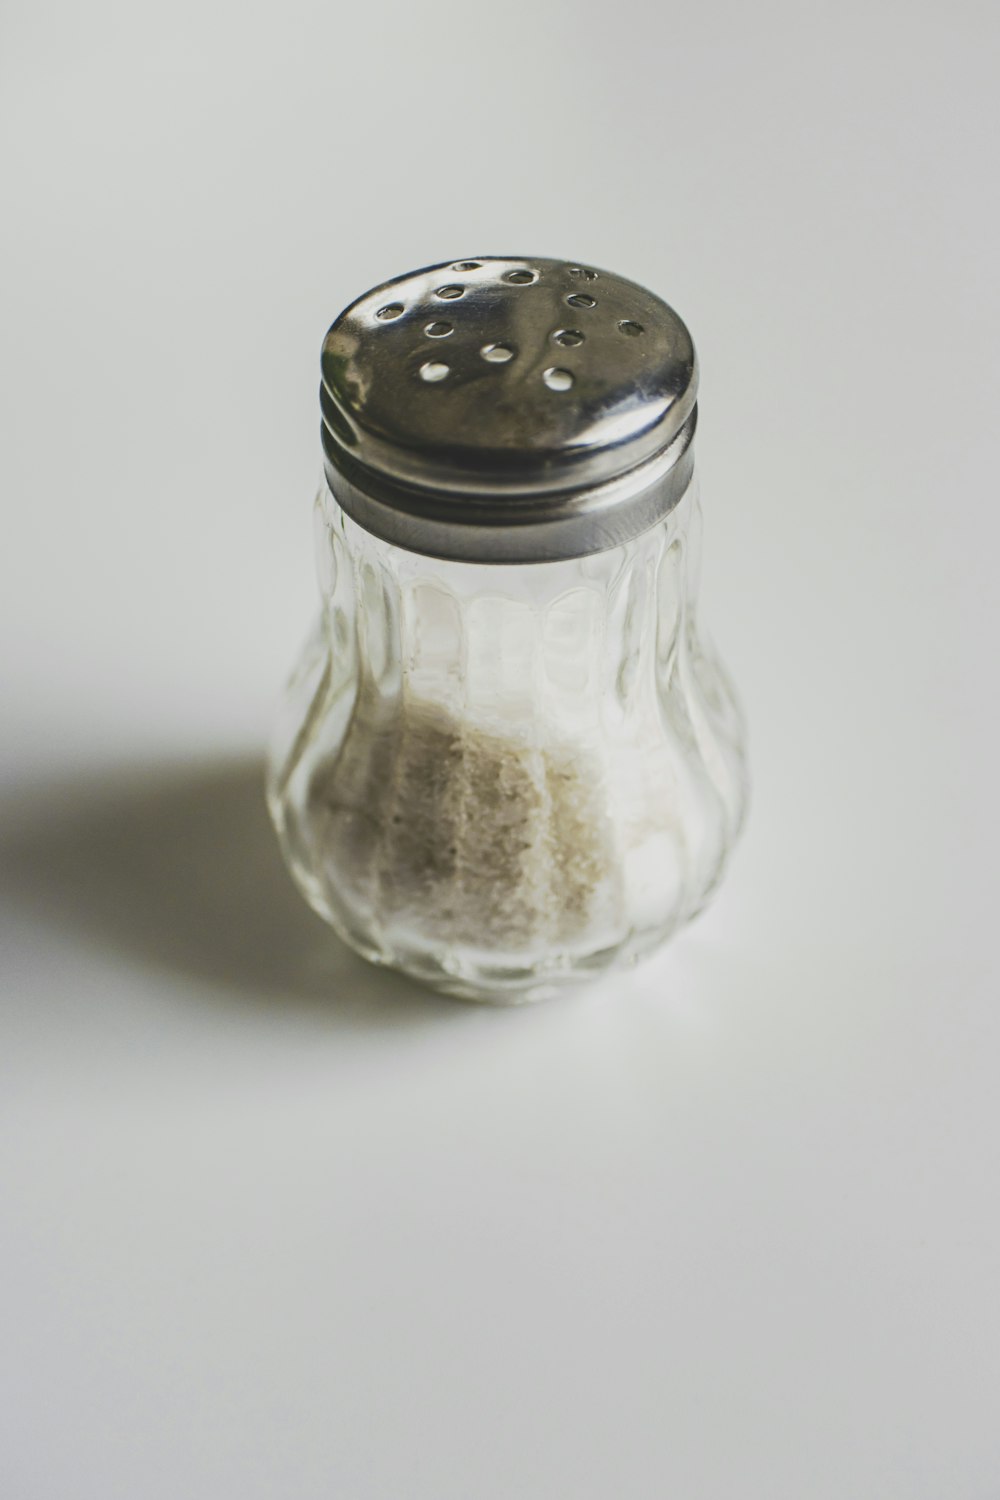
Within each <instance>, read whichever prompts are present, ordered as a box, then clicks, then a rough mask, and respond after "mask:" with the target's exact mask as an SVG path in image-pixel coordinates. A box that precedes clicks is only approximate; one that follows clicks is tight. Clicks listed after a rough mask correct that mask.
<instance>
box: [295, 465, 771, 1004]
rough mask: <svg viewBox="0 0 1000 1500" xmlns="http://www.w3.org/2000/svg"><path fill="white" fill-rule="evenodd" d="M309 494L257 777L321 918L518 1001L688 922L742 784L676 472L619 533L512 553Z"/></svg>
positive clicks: (368, 944) (391, 958)
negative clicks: (296, 636) (479, 548)
mask: <svg viewBox="0 0 1000 1500" xmlns="http://www.w3.org/2000/svg"><path fill="white" fill-rule="evenodd" d="M334 487H336V486H334ZM315 514H316V547H317V557H318V565H319V577H320V588H321V593H322V600H323V605H322V611H321V614H320V618H319V621H318V623H317V626H316V629H315V631H314V633H313V636H312V637H311V639H310V642H309V644H308V645H307V647H306V650H305V652H304V654H303V657H302V659H301V661H300V663H299V666H298V669H297V671H296V673H295V675H294V677H293V678H292V681H291V683H290V685H289V688H288V691H287V695H286V699H285V704H284V712H283V715H282V720H281V724H280V727H279V730H278V733H277V735H276V737H275V742H274V747H273V752H272V757H271V765H270V773H269V788H268V795H269V805H270V809H271V813H272V817H273V819H274V822H275V824H276V827H277V829H278V833H279V837H280V840H281V844H282V848H283V850H284V853H285V856H286V859H287V861H288V864H289V866H290V868H291V871H292V873H293V875H294V878H295V880H296V882H297V883H298V885H299V886H300V888H301V890H302V891H303V893H304V895H305V896H306V898H307V899H308V901H309V902H310V903H311V904H312V905H313V906H314V907H315V909H316V910H317V911H318V912H319V913H320V914H321V915H322V916H323V917H324V918H325V919H326V920H327V921H328V922H330V923H331V924H332V926H333V927H334V928H335V929H336V931H337V932H338V933H339V934H340V936H341V937H342V938H343V939H344V940H345V941H346V942H347V943H349V944H350V945H351V946H352V947H354V948H355V949H356V950H357V951H358V952H359V953H361V954H363V955H364V956H365V957H366V958H368V959H370V960H373V961H374V962H376V963H381V964H388V965H391V966H392V967H394V968H397V969H400V970H402V971H404V972H406V973H408V974H410V975H412V976H413V977H415V978H417V979H419V980H422V981H424V982H427V983H430V984H432V985H433V986H434V987H435V988H437V989H439V990H442V991H444V992H446V993H451V994H455V995H459V996H464V997H469V998H474V999H483V1000H493V1001H518V1000H528V999H537V998H541V997H542V996H544V995H547V994H551V993H552V992H553V991H554V990H556V989H558V988H559V987H561V986H563V985H567V984H572V983H573V982H575V981H577V980H579V979H580V978H581V977H583V976H586V975H593V974H595V973H597V972H600V971H602V970H604V969H607V968H609V967H612V966H614V965H617V964H621V963H625V962H629V961H631V960H634V959H636V958H638V957H640V956H642V955H643V954H645V953H647V952H649V951H650V950H651V949H653V948H655V947H657V946H658V945H659V944H660V943H662V942H663V941H664V940H665V939H666V938H667V937H669V936H670V934H671V933H672V932H673V931H674V930H675V929H676V928H677V927H678V926H679V925H680V924H682V923H683V922H685V921H687V920H688V919H690V918H691V917H692V916H694V915H695V914H696V913H697V912H698V911H699V910H700V909H701V908H702V906H703V905H704V904H705V902H706V901H707V899H708V898H709V896H710V895H711V893H712V891H713V890H714V888H715V886H716V884H717V883H718V880H719V878H720V875H721V874H722V871H723V868H724V866H725V863H726V860H727V858H728V856H729V853H730V851H731V849H732V847H733V843H734V841H735V839H736V836H737V834H738V832H739V829H740V826H741V823H742V820H743V816H744V809H745V803H746V790H747V778H746V769H745V755H744V735H743V725H742V720H741V715H740V712H739V709H738V706H737V703H736V700H735V698H734V695H733V691H732V689H731V687H730V684H729V681H728V679H727V677H726V674H725V672H724V670H723V668H722V666H721V664H720V663H719V661H718V659H717V657H716V656H715V654H714V653H713V651H712V650H711V649H710V647H709V645H708V644H707V642H706V641H705V639H704V637H703V636H702V635H701V634H700V632H699V629H698V625H697V620H696V611H695V606H696V595H697V578H698V551H699V534H700V510H699V503H698V495H697V484H696V481H695V480H694V479H692V480H691V482H690V483H689V484H688V485H687V487H686V489H685V491H684V493H683V496H682V497H681V499H680V500H679V501H678V503H676V504H675V505H674V507H673V508H672V509H671V510H670V512H669V514H667V515H666V516H665V517H664V518H663V519H662V520H660V521H658V522H657V523H656V524H654V525H653V526H651V527H649V528H648V529H646V530H644V531H643V532H642V533H641V534H639V535H636V536H633V537H631V538H629V539H628V540H626V541H625V542H623V543H622V544H621V545H618V546H613V547H608V548H605V549H603V550H600V551H596V552H593V553H591V554H589V555H586V556H581V557H572V558H561V559H557V560H552V561H538V562H532V563H525V564H523V565H514V566H511V565H506V566H505V565H499V566H498V565H491V564H490V563H488V562H479V561H477V562H465V561H456V560H450V559H441V558H436V557H431V556H426V555H422V554H420V553H418V552H414V551H410V550H407V549H405V548H403V547H400V546H397V545H395V544H394V543H392V542H390V541H386V540H383V539H381V538H379V537H377V536H375V535H373V534H371V532H369V531H368V530H365V529H362V527H361V526H360V525H358V524H357V523H356V522H355V521H354V520H352V519H351V518H350V517H349V516H348V515H346V514H345V512H344V510H343V509H342V508H341V506H340V505H339V504H338V502H337V500H336V498H335V497H334V494H332V493H331V490H330V488H329V486H328V485H327V483H326V482H324V483H323V485H322V487H321V490H320V493H319V496H318V498H317V502H316V512H315Z"/></svg>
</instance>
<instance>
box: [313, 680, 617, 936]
mask: <svg viewBox="0 0 1000 1500" xmlns="http://www.w3.org/2000/svg"><path fill="white" fill-rule="evenodd" d="M309 816H310V822H311V826H312V836H313V839H314V840H315V847H316V848H317V851H318V855H319V862H320V864H321V866H322V867H323V870H324V875H325V877H326V879H327V880H328V881H329V882H330V884H331V885H333V886H335V887H336V889H337V892H338V895H339V897H340V898H341V899H342V900H343V901H344V902H345V903H346V904H347V905H348V906H349V907H350V908H351V909H352V910H353V911H354V912H355V914H356V915H358V916H362V915H369V916H370V915H371V914H372V913H374V914H376V916H377V919H378V922H379V925H380V926H381V927H382V928H383V930H392V931H395V932H399V931H401V930H406V929H411V930H412V932H413V934H414V935H415V936H419V938H420V939H421V940H422V941H430V942H433V943H443V944H461V945H463V946H466V947H470V948H475V949H480V950H490V951H498V950H502V951H505V952H508V953H509V952H514V951H528V950H530V949H531V948H532V947H533V946H534V945H536V944H538V943H540V942H544V943H545V944H546V945H549V944H552V943H555V944H564V945H568V946H572V945H573V943H574V941H575V940H589V939H592V938H593V937H594V935H595V933H596V934H599V933H600V932H601V931H602V930H604V929H610V928H611V927H612V926H613V925H614V924H615V923H616V920H620V913H621V907H622V896H623V892H622V890H621V850H620V843H621V840H620V836H619V837H616V836H615V830H614V827H613V825H612V819H611V816H610V812H609V807H608V798H607V792H606V785H605V775H604V773H603V771H602V765H601V762H600V760H599V758H598V757H597V756H596V755H594V754H593V753H592V752H588V751H587V750H586V749H585V748H583V747H581V746H579V745H576V744H570V743H566V742H559V741H553V742H551V743H549V742H545V741H540V742H537V743H530V742H528V741H527V740H525V739H521V738H518V737H516V736H515V735H513V734H510V735H507V734H504V733H503V732H501V731H500V730H499V729H496V728H494V727H492V726H491V727H484V726H482V725H477V724H474V723H471V722H468V721H465V720H462V719H460V718H458V717H456V716H454V715H453V714H452V713H451V712H450V711H448V710H447V709H445V708H444V707H442V706H440V705H438V704H434V703H432V702H429V701H427V700H424V699H421V698H413V697H409V696H407V694H406V692H405V690H404V694H403V696H402V697H401V698H400V699H397V700H395V701H392V700H386V699H385V698H384V697H383V696H382V695H381V694H378V693H376V692H374V691H369V692H365V691H364V690H362V692H361V693H360V695H359V698H358V701H357V703H356V704H355V707H354V711H353V713H352V716H351V719H350V723H349V725H348V727H347V730H346V732H345V735H344V739H343V742H342V745H341V747H340V749H339V751H338V752H337V754H336V755H335V756H333V757H332V758H331V759H329V760H328V761H327V762H326V763H324V764H320V765H319V766H318V767H317V769H316V771H315V773H314V774H313V777H312V780H311V783H310V789H309Z"/></svg>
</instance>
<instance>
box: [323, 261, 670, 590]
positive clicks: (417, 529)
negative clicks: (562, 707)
mask: <svg viewBox="0 0 1000 1500" xmlns="http://www.w3.org/2000/svg"><path fill="white" fill-rule="evenodd" d="M322 373H323V381H322V385H321V389H320V402H321V407H322V412H323V427H322V440H323V450H324V457H325V471H326V477H327V482H328V484H329V485H330V488H331V490H332V492H333V494H334V496H335V498H336V499H337V500H338V502H339V503H340V505H341V506H342V507H343V509H344V510H345V511H346V512H347V513H348V514H349V515H350V516H351V517H352V518H353V519H354V520H356V521H357V522H358V523H359V524H360V525H362V526H363V527H365V528H366V529H367V530H369V531H371V532H373V533H374V534H375V535H377V536H380V537H383V538H384V539H385V540H387V541H390V542H393V543H395V544H396V545H398V546H401V547H405V548H407V549H408V550H410V551H414V552H422V553H427V554H430V555H433V556H439V557H447V558H454V559H457V560H462V561H477V562H478V561H482V562H511V563H513V562H519V563H521V562H540V561H551V560H556V559H559V558H568V557H576V556H584V555H586V554H588V553H592V552H599V551H603V550H606V549H607V548H610V547H615V546H619V545H621V544H622V543H623V542H625V541H628V540H629V539H630V538H631V537H633V536H637V535H639V534H640V533H641V532H642V531H645V530H646V529H648V528H649V527H650V526H652V525H654V524H655V523H656V521H657V520H659V519H661V518H662V517H663V516H665V515H666V514H667V513H668V512H669V511H670V510H671V509H672V508H673V506H675V505H676V504H677V503H678V501H679V500H680V499H681V497H682V496H683V494H684V492H685V490H686V489H687V486H688V483H689V481H690V477H691V470H692V455H691V452H690V445H691V440H692V438H693V435H694V430H695V425H696V422H697V408H696V396H697V384H698V372H697V358H696V355H695V351H694V345H693V343H692V341H691V337H690V334H689V333H688V330H687V328H686V327H685V325H684V324H683V322H682V321H681V319H680V318H679V317H678V315H677V314H676V313H675V312H674V311H673V309H672V308H670V307H669V306H668V305H667V304H666V303H665V302H663V301H662V300H661V299H660V298H658V297H656V296H655V295H654V294H653V293H651V292H649V291H647V290H646V289H645V288H644V287H641V286H639V285H638V284H637V283H635V282H631V281H627V280H625V279H624V278H622V277H619V276H616V275H614V274H612V273H609V272H606V271H598V270H595V269H593V268H591V267H585V266H582V265H580V264H579V263H576V262H565V261H556V260H548V259H543V258H539V257H534V258H532V257H496V256H494V257H488V256H482V257H478V258H476V259H470V260H466V261H453V262H444V263H442V264H440V265H435V266H431V267H427V268H425V269H424V270H421V271H416V272H411V273H408V274H407V275H405V276H400V277H396V278H394V279H393V280H392V281H389V282H385V283H382V284H381V285H380V286H378V287H375V288H373V289H372V290H371V291H370V292H366V293H365V294H364V295H363V296H362V297H359V298H358V299H357V300H356V301H355V302H353V303H351V304H350V306H349V307H348V308H346V309H345V310H344V312H343V313H341V314H340V316H339V317H338V318H337V320H336V321H335V322H334V324H333V325H332V327H331V328H330V330H329V332H328V334H327V337H326V340H325V341H324V345H323V357H322Z"/></svg>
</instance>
